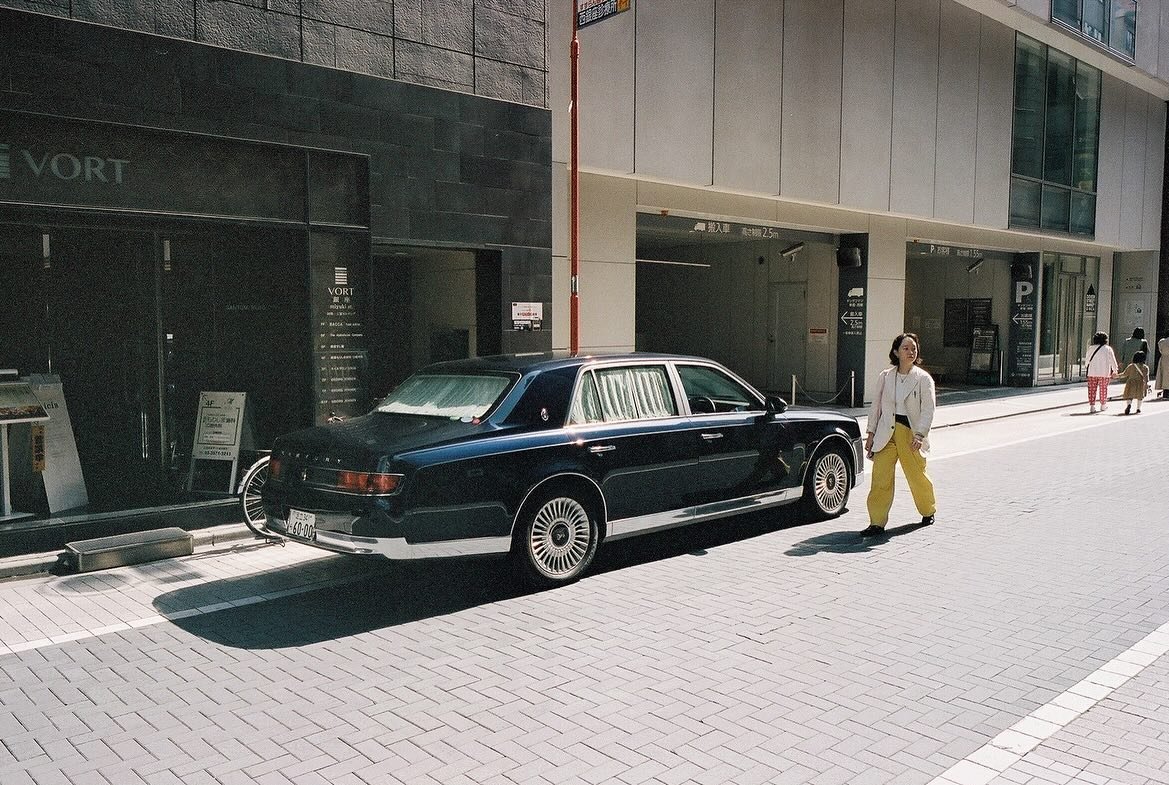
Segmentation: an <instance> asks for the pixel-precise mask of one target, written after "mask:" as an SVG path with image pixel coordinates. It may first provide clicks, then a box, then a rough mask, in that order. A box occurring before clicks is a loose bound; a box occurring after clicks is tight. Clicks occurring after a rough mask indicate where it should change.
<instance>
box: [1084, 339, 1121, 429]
mask: <svg viewBox="0 0 1169 785" xmlns="http://www.w3.org/2000/svg"><path fill="white" fill-rule="evenodd" d="M1087 353H1088V413H1089V414H1095V413H1096V394H1097V393H1099V394H1100V411H1104V410H1105V409H1107V408H1108V383H1109V382H1110V381H1112V377H1113V376H1115V375H1116V372H1117V371H1118V370H1120V368H1119V366H1118V365H1117V364H1116V354H1115V353H1113V351H1112V347H1111V346H1109V345H1108V333H1096V334H1095V335H1093V336H1092V344H1091V346H1089V347H1088V349H1087Z"/></svg>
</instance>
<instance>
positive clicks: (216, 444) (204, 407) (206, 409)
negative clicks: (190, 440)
mask: <svg viewBox="0 0 1169 785" xmlns="http://www.w3.org/2000/svg"><path fill="white" fill-rule="evenodd" d="M250 431H251V428H250V426H249V423H248V412H247V394H246V393H242V392H201V393H199V408H198V413H197V414H196V415H195V442H194V447H193V449H192V451H191V468H190V470H189V471H188V472H187V490H189V491H217V492H223V493H232V492H234V490H235V478H236V474H237V473H238V471H239V451H240V446H241V444H242V443H243V441H245V437H246V440H247V441H249V442H250V441H251V434H250ZM208 461H212V462H216V463H214V464H212V465H211V466H208V465H207V463H206V462H208ZM224 464H229V465H230V472H227V477H226V479H225V478H224V474H225V472H224V471H222V469H220V467H223V465H224Z"/></svg>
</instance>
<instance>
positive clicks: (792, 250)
mask: <svg viewBox="0 0 1169 785" xmlns="http://www.w3.org/2000/svg"><path fill="white" fill-rule="evenodd" d="M802 250H804V244H803V243H796V244H795V245H789V246H788V247H787V248H784V249H783V250H782V251H780V252H779V255H780V256H785V257H787V258H788V259H790V258H791V257H793V256H795V255H796V254H798V253H799V252H800V251H802Z"/></svg>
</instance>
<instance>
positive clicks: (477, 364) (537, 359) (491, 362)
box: [419, 351, 713, 374]
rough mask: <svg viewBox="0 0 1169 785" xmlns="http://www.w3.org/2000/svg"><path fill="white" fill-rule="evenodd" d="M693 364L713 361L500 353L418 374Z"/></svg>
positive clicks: (675, 356) (437, 365) (673, 356)
mask: <svg viewBox="0 0 1169 785" xmlns="http://www.w3.org/2000/svg"><path fill="white" fill-rule="evenodd" d="M647 360H659V361H670V360H679V361H692V362H713V361H712V360H708V359H706V358H704V357H692V356H688V355H683V354H659V353H656V352H620V353H613V354H607V353H600V354H581V355H577V356H575V357H574V356H572V355H570V354H569V353H568V352H567V351H559V352H543V353H536V354H497V355H492V356H489V357H471V358H469V359H464V360H448V361H446V362H440V363H434V364H433V365H428V366H426V367H425V368H422V369H421V370H420V371H419V373H484V372H487V373H492V372H495V373H500V372H502V373H508V372H510V373H520V374H526V373H531V372H532V371H549V370H555V369H558V368H579V367H580V366H582V365H588V364H590V363H594V362H645V361H647Z"/></svg>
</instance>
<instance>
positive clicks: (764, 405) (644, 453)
mask: <svg viewBox="0 0 1169 785" xmlns="http://www.w3.org/2000/svg"><path fill="white" fill-rule="evenodd" d="M861 450H862V446H861V435H860V428H859V426H858V424H857V421H856V419H855V418H852V417H849V416H847V415H843V414H839V413H833V412H826V411H814V410H789V409H788V408H787V404H786V403H785V402H784V401H783V400H782V399H780V398H776V397H771V396H764V395H762V394H760V393H759V392H758V391H756V390H755V389H754V388H752V387H751V386H750V385H749V384H747V383H746V382H744V381H743V380H742V379H740V378H739V377H738V376H736V375H735V374H734V373H732V372H731V371H729V370H727V369H726V368H724V367H723V366H721V365H719V364H718V363H716V362H713V361H711V360H707V359H703V358H699V357H686V356H680V355H655V354H644V353H631V354H624V355H601V356H588V357H553V356H551V355H542V356H538V357H485V358H476V359H470V360H457V361H453V362H444V363H438V364H435V365H431V366H428V367H426V368H424V369H422V370H421V371H419V372H418V373H416V374H414V375H413V376H411V377H410V378H409V379H407V380H406V381H405V382H403V383H402V384H401V385H400V386H399V387H398V388H397V389H396V390H395V391H394V392H393V393H391V394H390V395H389V396H388V397H387V398H386V399H385V400H384V401H382V402H381V403H380V404H379V405H378V407H377V408H376V409H375V410H374V411H373V412H371V413H369V414H367V415H365V416H363V417H358V418H354V419H351V420H349V421H347V422H343V423H337V424H330V425H326V426H321V427H316V428H310V429H307V430H304V431H299V432H297V433H293V434H289V435H287V436H283V437H281V438H280V439H278V440H277V442H276V445H275V449H274V450H273V453H272V463H271V471H270V479H269V482H268V483H267V485H266V486H265V487H264V495H263V500H264V510H265V514H266V516H267V520H268V525H269V526H270V527H271V528H272V529H274V530H276V531H279V532H282V533H284V534H286V535H288V536H289V537H290V538H292V539H293V540H296V541H301V542H305V543H308V544H310V545H314V546H316V547H318V548H324V549H328V550H332V551H338V552H343V553H353V554H368V555H381V556H385V557H388V558H391V559H416V558H432V557H445V556H468V555H480V554H491V553H511V554H512V555H513V556H514V557H515V558H516V559H517V560H518V561H519V563H520V565H521V567H522V569H523V570H524V571H525V573H526V574H527V575H528V576H529V577H530V578H531V579H533V580H534V581H535V582H537V583H542V584H555V583H561V582H565V581H570V580H573V579H575V578H577V577H579V576H580V575H581V574H582V573H583V572H584V571H585V570H586V569H587V568H588V566H589V564H590V563H591V562H592V560H593V557H594V556H595V555H596V552H597V548H598V547H599V545H600V544H601V542H603V541H607V540H615V539H620V538H622V537H628V536H632V535H635V534H640V533H644V532H649V531H656V530H660V529H665V528H669V527H673V526H680V525H684V524H690V523H696V522H699V521H703V520H707V519H713V518H721V517H725V516H728V515H734V514H736V513H742V512H747V511H754V510H760V509H764V508H767V507H772V506H777V505H782V504H787V503H790V502H797V501H802V502H803V504H804V506H805V508H806V509H807V510H808V511H809V512H810V513H811V514H813V515H815V516H819V517H829V516H834V515H837V514H839V513H840V512H841V511H842V510H843V509H844V506H845V504H846V503H847V500H848V494H849V490H850V489H851V488H852V487H853V486H854V485H855V484H856V482H857V480H858V476H859V475H860V473H862V472H863V470H864V461H863V457H862V452H861Z"/></svg>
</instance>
